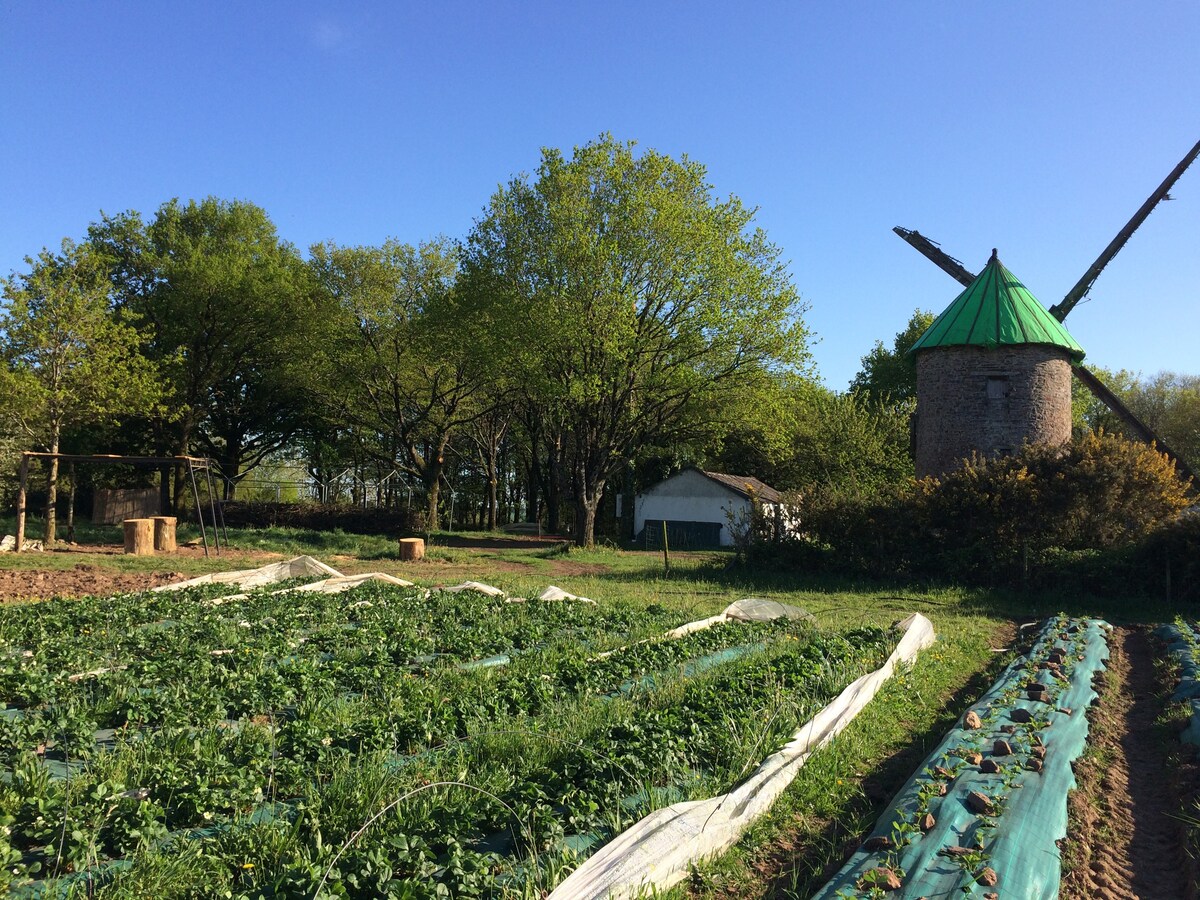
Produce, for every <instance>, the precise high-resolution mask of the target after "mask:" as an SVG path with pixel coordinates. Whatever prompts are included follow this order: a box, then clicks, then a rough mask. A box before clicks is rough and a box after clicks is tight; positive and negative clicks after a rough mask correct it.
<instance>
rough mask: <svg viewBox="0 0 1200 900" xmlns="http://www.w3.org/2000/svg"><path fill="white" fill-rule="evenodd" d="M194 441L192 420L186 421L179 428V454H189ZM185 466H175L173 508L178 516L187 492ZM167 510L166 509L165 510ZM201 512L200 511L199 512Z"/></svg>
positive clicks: (177, 451)
mask: <svg viewBox="0 0 1200 900" xmlns="http://www.w3.org/2000/svg"><path fill="white" fill-rule="evenodd" d="M191 442H192V425H191V423H190V422H184V423H183V424H182V425H181V426H180V430H179V448H178V449H177V450H176V451H175V452H176V453H177V454H178V455H179V456H187V455H188V449H189V448H190V447H191ZM184 469H185V467H184V466H180V465H177V466H175V506H174V509H173V510H172V511H173V512H174V513H175V515H176V516H178V515H179V514H180V513H181V512H182V507H183V498H184V496H185V495H186V494H187V489H188V486H187V483H186V478H187V474H186V473H185V471H184ZM163 512H166V510H163ZM197 514H199V513H197Z"/></svg>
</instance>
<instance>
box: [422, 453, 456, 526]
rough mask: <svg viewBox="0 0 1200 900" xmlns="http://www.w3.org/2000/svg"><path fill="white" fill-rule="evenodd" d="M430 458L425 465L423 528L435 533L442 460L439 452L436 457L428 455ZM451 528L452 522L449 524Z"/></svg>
mask: <svg viewBox="0 0 1200 900" xmlns="http://www.w3.org/2000/svg"><path fill="white" fill-rule="evenodd" d="M430 455H431V456H432V458H431V459H430V460H429V462H428V463H426V465H425V472H424V476H425V477H424V481H425V490H426V492H427V494H426V496H427V497H428V501H429V502H428V504H427V505H426V507H425V515H426V519H425V528H426V529H427V530H429V531H437V527H438V499H439V497H440V494H441V486H442V468H443V465H444V459H443V457H442V453H441V451H440V450H439V451H438V453H437V455H436V456H433V455H432V454H430ZM450 524H451V526H453V524H454V523H453V522H451V523H450Z"/></svg>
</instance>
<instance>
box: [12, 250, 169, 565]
mask: <svg viewBox="0 0 1200 900" xmlns="http://www.w3.org/2000/svg"><path fill="white" fill-rule="evenodd" d="M25 261H26V263H27V264H28V265H29V271H28V272H26V273H24V274H21V275H13V276H12V277H10V278H8V279H7V280H5V281H4V307H3V310H2V311H0V354H2V355H3V358H4V360H5V363H6V368H7V369H8V372H7V374H6V376H5V380H6V381H8V382H9V385H8V386H9V387H10V388H12V391H13V393H12V395H11V396H10V402H11V403H12V408H10V412H11V413H12V414H14V415H15V418H16V420H17V421H19V422H20V425H21V428H22V430H23V432H24V433H25V435H26V436H27V437H28V438H30V439H33V440H36V441H38V442H39V443H40V445H41V446H43V447H44V448H45V449H46V451H48V452H50V453H58V452H60V442H61V439H62V435H63V430H64V429H66V428H70V427H78V426H81V425H88V424H93V423H96V424H99V423H104V422H108V421H113V420H116V419H118V418H120V417H121V416H122V415H139V414H145V413H147V412H149V411H150V410H151V409H153V408H154V406H155V404H156V403H157V401H158V394H159V392H158V387H157V384H156V371H155V367H154V366H153V365H152V364H151V363H150V362H149V361H148V360H146V359H145V358H144V357H143V356H142V355H141V354H140V352H139V347H140V344H141V341H142V336H141V335H140V334H139V333H138V331H137V330H136V329H135V328H134V327H133V324H132V322H131V320H130V319H128V318H127V317H122V316H119V315H115V314H114V312H113V310H112V309H111V307H110V304H109V291H108V288H109V282H108V278H107V274H108V273H107V269H106V266H105V264H104V261H103V260H102V259H101V258H100V257H99V256H98V255H97V254H96V253H95V252H94V251H93V250H92V249H91V248H90V247H88V246H87V245H83V246H77V245H76V244H74V243H73V242H72V241H70V240H64V241H63V243H62V250H61V251H60V252H59V253H51V252H50V251H48V250H43V251H42V252H41V253H40V254H39V255H38V257H37V258H36V259H33V258H30V257H27V258H26V260H25ZM48 468H49V474H48V479H47V499H46V541H47V542H49V543H52V542H53V541H54V540H55V513H54V506H55V501H56V499H57V486H58V460H57V459H51V460H50V464H49V467H48Z"/></svg>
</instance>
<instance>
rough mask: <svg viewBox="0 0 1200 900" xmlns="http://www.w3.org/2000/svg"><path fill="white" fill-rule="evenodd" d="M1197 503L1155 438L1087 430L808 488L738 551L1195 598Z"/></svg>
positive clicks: (863, 567) (795, 562)
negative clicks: (782, 520)
mask: <svg viewBox="0 0 1200 900" xmlns="http://www.w3.org/2000/svg"><path fill="white" fill-rule="evenodd" d="M1193 500H1194V495H1193V494H1192V492H1191V490H1190V487H1189V486H1188V485H1186V484H1184V483H1183V482H1181V481H1180V480H1179V479H1178V478H1177V477H1176V476H1175V472H1174V468H1173V465H1172V464H1171V463H1170V461H1169V460H1167V459H1166V458H1165V457H1164V456H1163V455H1162V454H1160V453H1157V452H1156V451H1155V450H1154V449H1153V448H1151V447H1148V446H1146V445H1144V444H1138V443H1133V442H1130V441H1126V440H1124V439H1123V438H1118V437H1114V436H1111V435H1104V434H1100V435H1088V436H1086V437H1084V438H1081V439H1079V440H1077V441H1075V442H1073V443H1072V444H1070V445H1068V446H1066V447H1061V448H1049V447H1027V448H1025V449H1023V450H1022V451H1021V452H1020V453H1018V454H1016V455H1014V456H1011V457H1006V458H1000V459H981V458H979V459H974V460H970V461H968V462H967V463H966V464H965V465H964V466H963V467H962V468H960V469H958V470H957V471H955V472H952V473H949V474H947V475H945V476H943V477H942V478H941V479H933V478H927V479H924V480H922V481H917V482H910V483H909V484H907V485H904V486H900V487H897V488H893V489H889V490H886V491H883V492H879V493H875V494H873V495H869V496H863V495H853V494H847V493H845V492H840V493H821V492H819V491H818V492H812V493H810V494H808V495H807V496H805V497H802V498H796V499H795V501H794V508H793V509H792V510H791V511H790V512H789V515H788V521H791V522H796V523H799V527H798V528H795V529H793V530H792V532H791V534H789V535H786V536H780V537H775V538H774V539H772V536H771V535H770V533H769V531H768V530H766V529H752V531H751V534H750V537H749V540H748V541H747V543H746V546H745V553H746V555H747V556H748V557H751V558H756V559H757V560H759V561H763V560H766V559H775V560H776V561H780V562H783V563H784V564H786V565H789V566H792V567H796V568H804V569H808V570H822V571H834V572H839V573H843V574H852V575H867V576H875V577H894V576H901V577H916V578H926V579H931V580H938V581H945V582H958V583H966V584H981V585H987V586H1018V587H1020V586H1028V587H1053V588H1067V589H1072V588H1075V589H1082V590H1086V591H1087V592H1089V593H1098V594H1107V595H1118V594H1120V595H1129V594H1136V595H1143V596H1145V595H1150V596H1156V597H1162V596H1165V595H1168V594H1169V595H1170V596H1171V597H1172V598H1173V599H1183V598H1188V599H1200V561H1198V560H1200V554H1198V553H1197V550H1198V549H1200V546H1198V545H1200V516H1197V515H1193V514H1190V513H1184V512H1183V511H1184V510H1185V509H1187V507H1188V506H1189V504H1190V503H1191V502H1192V501H1193ZM1181 513H1182V514H1181Z"/></svg>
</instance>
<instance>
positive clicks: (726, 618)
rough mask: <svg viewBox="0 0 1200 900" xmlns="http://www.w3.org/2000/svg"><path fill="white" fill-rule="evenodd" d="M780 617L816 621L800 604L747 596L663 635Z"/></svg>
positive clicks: (679, 635)
mask: <svg viewBox="0 0 1200 900" xmlns="http://www.w3.org/2000/svg"><path fill="white" fill-rule="evenodd" d="M779 618H785V619H807V620H808V621H810V622H815V621H816V619H815V618H814V617H813V614H812V613H810V612H808V611H807V610H804V609H801V608H800V607H798V606H791V605H789V604H787V603H780V602H779V601H778V600H760V599H758V598H757V597H747V598H746V599H745V600H738V601H737V602H735V603H730V604H729V605H728V606H727V607H725V609H723V610H721V612H719V613H717V614H716V615H715V616H709V617H708V618H707V619H698V620H696V621H695V622H688V623H687V624H686V625H680V626H679V627H678V628H672V629H671V630H670V631H668V632H667V633H666V634H664V635H663V637H666V638H672V639H674V638H681V637H685V636H686V635H689V634H691V633H692V632H695V631H703V630H704V629H705V628H712V627H713V626H714V625H720V624H721V623H722V622H730V621H740V622H769V621H771V620H772V619H779Z"/></svg>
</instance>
